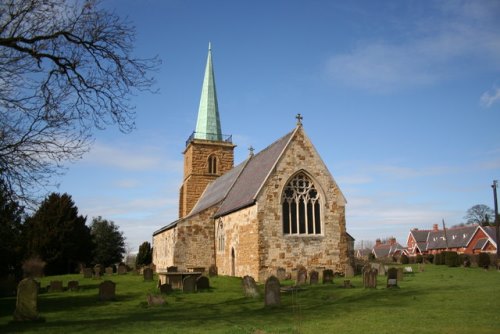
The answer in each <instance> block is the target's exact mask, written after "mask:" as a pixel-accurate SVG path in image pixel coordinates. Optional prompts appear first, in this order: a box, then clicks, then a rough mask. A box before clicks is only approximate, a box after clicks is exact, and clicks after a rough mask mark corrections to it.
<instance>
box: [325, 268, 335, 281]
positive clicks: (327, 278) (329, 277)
mask: <svg viewBox="0 0 500 334" xmlns="http://www.w3.org/2000/svg"><path fill="white" fill-rule="evenodd" d="M325 283H333V270H331V269H325V270H323V284H325Z"/></svg>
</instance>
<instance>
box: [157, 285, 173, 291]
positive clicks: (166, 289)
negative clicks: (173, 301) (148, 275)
mask: <svg viewBox="0 0 500 334" xmlns="http://www.w3.org/2000/svg"><path fill="white" fill-rule="evenodd" d="M171 292H172V286H171V285H170V284H161V285H160V293H171Z"/></svg>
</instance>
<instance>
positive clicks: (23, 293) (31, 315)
mask: <svg viewBox="0 0 500 334" xmlns="http://www.w3.org/2000/svg"><path fill="white" fill-rule="evenodd" d="M37 320H43V319H41V318H40V316H39V315H38V285H37V284H36V281H35V280H34V279H33V278H25V279H23V280H22V281H21V282H19V284H18V286H17V301H16V310H15V312H14V321H37Z"/></svg>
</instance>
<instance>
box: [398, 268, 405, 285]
mask: <svg viewBox="0 0 500 334" xmlns="http://www.w3.org/2000/svg"><path fill="white" fill-rule="evenodd" d="M397 278H398V282H401V281H403V278H404V275H403V268H398V277H397Z"/></svg>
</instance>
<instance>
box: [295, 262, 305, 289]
mask: <svg viewBox="0 0 500 334" xmlns="http://www.w3.org/2000/svg"><path fill="white" fill-rule="evenodd" d="M296 282H297V283H296V284H297V285H302V284H306V282H307V269H306V268H305V267H304V266H297V281H296Z"/></svg>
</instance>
